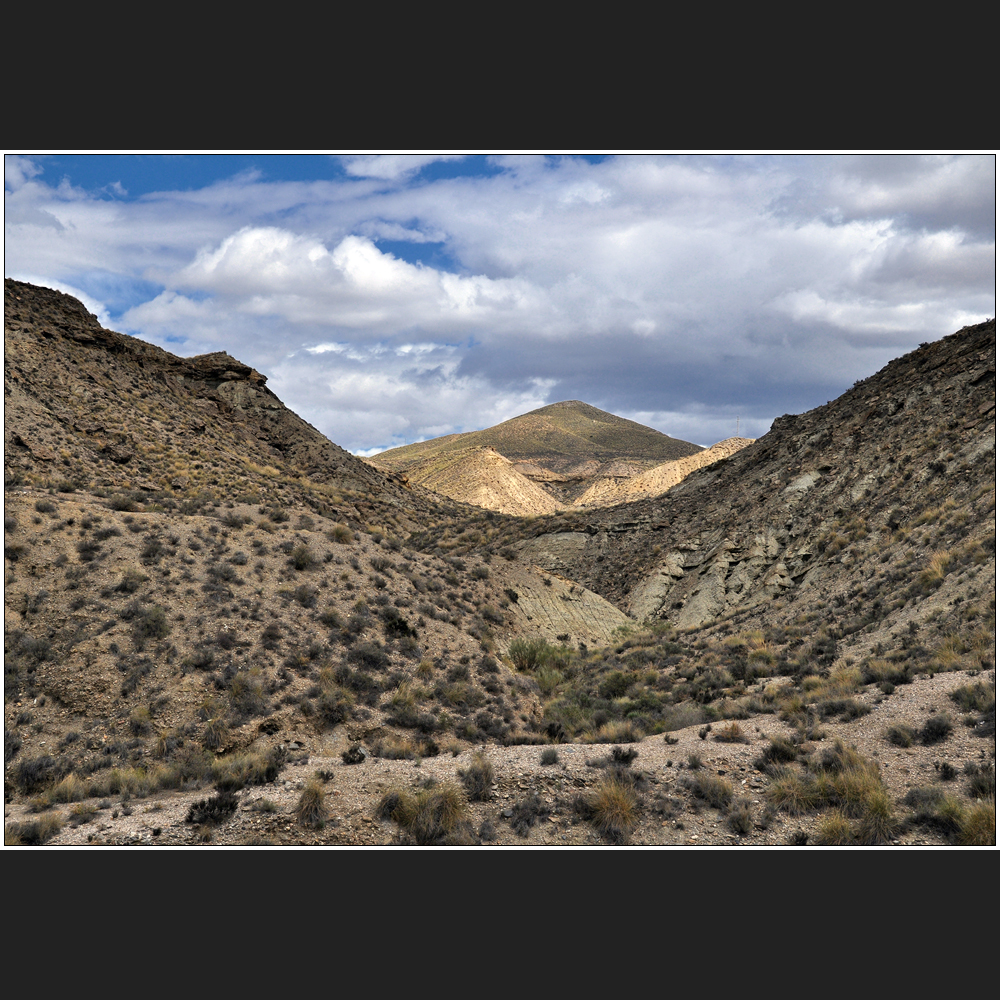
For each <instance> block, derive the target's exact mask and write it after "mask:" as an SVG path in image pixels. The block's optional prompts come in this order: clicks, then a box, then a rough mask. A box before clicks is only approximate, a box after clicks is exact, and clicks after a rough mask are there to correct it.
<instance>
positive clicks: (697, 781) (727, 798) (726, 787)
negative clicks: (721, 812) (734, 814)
mask: <svg viewBox="0 0 1000 1000" xmlns="http://www.w3.org/2000/svg"><path fill="white" fill-rule="evenodd" d="M685 784H686V785H687V787H688V789H689V790H690V791H692V792H693V793H694V794H695V795H696V796H697V797H698V798H699V799H704V800H705V801H706V802H707V803H708V804H709V805H710V806H712V808H713V809H725V808H726V806H728V805H729V803H730V802H731V801H732V798H733V786H732V785H731V784H730V783H729V782H728V781H726V779H725V778H720V777H718V776H717V775H714V774H709V773H708V772H707V771H701V772H699V773H698V774H697V775H695V776H694V777H692V778H688V780H687V781H686V783H685Z"/></svg>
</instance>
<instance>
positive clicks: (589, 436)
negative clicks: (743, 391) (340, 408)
mask: <svg viewBox="0 0 1000 1000" xmlns="http://www.w3.org/2000/svg"><path fill="white" fill-rule="evenodd" d="M466 448H494V449H495V450H496V451H498V452H500V454H501V455H503V456H504V457H505V458H508V459H510V460H511V461H512V462H515V463H530V464H532V465H535V466H538V467H539V468H540V469H543V470H546V471H548V472H550V473H557V474H561V475H565V476H574V475H582V476H587V477H588V478H592V477H593V476H595V475H599V474H601V472H600V470H601V466H602V464H603V463H607V462H615V463H623V462H624V463H632V464H638V465H639V466H640V469H636V470H634V471H641V468H649V467H650V466H653V465H659V464H660V463H661V462H669V461H672V460H675V459H679V458H684V457H685V456H687V455H694V454H696V453H697V452H699V451H701V450H702V449H701V448H700V447H699V446H698V445H696V444H691V443H690V442H688V441H681V440H679V439H678V438H672V437H669V436H668V435H666V434H663V433H661V432H660V431H657V430H653V428H651V427H646V426H644V425H643V424H639V423H636V422H635V421H634V420H626V419H625V418H624V417H618V416H615V415H614V414H613V413H606V412H605V411H604V410H599V409H597V407H596V406H590V405H589V404H587V403H581V402H580V401H579V400H568V401H566V402H561V403H552V404H550V405H549V406H543V407H541V408H540V409H537V410H532V411H531V412H530V413H525V414H522V415H521V416H519V417H513V418H512V419H510V420H505V421H504V422H503V423H501V424H497V425H496V426H495V427H487V428H486V429H485V430H481V431H470V432H468V433H466V434H449V435H447V436H445V437H440V438H435V439H433V440H432V441H422V442H420V443H419V444H411V445H405V446H404V447H402V448H392V449H390V450H389V451H384V452H382V453H380V454H378V455H375V456H374V457H373V458H372V459H371V462H372V464H374V465H376V466H378V467H379V468H383V469H388V470H391V471H394V472H401V471H404V470H406V469H408V468H409V467H410V466H412V465H414V464H415V463H417V462H420V461H425V460H427V459H428V458H433V457H436V456H438V455H442V454H449V453H455V452H458V451H462V450H464V449H466Z"/></svg>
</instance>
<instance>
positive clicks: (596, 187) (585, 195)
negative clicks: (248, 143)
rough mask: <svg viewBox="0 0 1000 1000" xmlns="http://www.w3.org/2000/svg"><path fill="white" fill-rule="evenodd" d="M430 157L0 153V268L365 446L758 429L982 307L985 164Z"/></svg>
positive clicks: (988, 186) (975, 317)
mask: <svg viewBox="0 0 1000 1000" xmlns="http://www.w3.org/2000/svg"><path fill="white" fill-rule="evenodd" d="M438 159H441V157H438V156H433V155H424V154H417V155H410V156H402V155H397V154H388V155H378V156H352V157H344V158H341V159H340V161H339V162H340V163H341V164H342V166H343V173H341V172H340V171H339V170H337V169H331V170H330V175H329V176H328V177H317V179H315V180H312V181H302V180H282V179H281V178H280V177H275V178H274V179H266V178H265V177H264V176H263V175H261V174H260V173H259V172H255V171H254V170H251V169H249V167H248V169H247V170H246V171H243V172H242V173H241V174H239V175H237V176H235V177H232V178H228V179H224V180H215V181H213V182H212V183H206V184H205V185H204V186H202V187H195V188H193V189H186V190H178V191H171V190H157V191H156V192H155V193H152V194H148V195H143V196H142V197H139V198H135V199H133V200H131V201H123V200H120V199H108V198H107V197H106V196H103V195H101V194H100V193H98V192H87V191H83V190H81V189H80V188H79V187H74V186H73V183H72V178H70V179H68V180H65V179H62V178H60V180H59V183H58V184H53V183H47V182H46V177H45V175H44V174H43V173H42V172H41V167H40V166H39V165H38V163H37V162H36V161H35V160H33V159H32V158H30V157H27V158H10V157H8V158H7V161H6V162H5V166H6V168H7V174H8V181H7V183H6V186H5V224H6V234H7V235H6V250H7V254H6V260H7V266H8V267H9V268H11V269H12V271H13V270H14V269H16V270H17V272H18V273H21V274H32V275H38V276H51V280H49V281H47V282H46V281H43V283H49V284H51V283H52V281H54V280H58V281H60V282H63V283H64V285H65V286H68V287H73V288H76V289H78V290H80V291H81V292H83V293H85V294H87V295H88V296H89V297H90V300H91V301H95V302H98V303H104V304H107V305H106V311H110V313H111V316H110V321H111V325H112V326H116V327H117V328H118V329H125V330H127V331H128V332H131V333H135V334H137V335H140V336H143V337H146V338H147V339H150V340H153V341H154V342H156V343H159V344H161V346H164V347H166V348H168V349H170V350H173V351H175V352H177V353H181V354H193V353H201V352H204V351H208V350H220V349H224V350H229V351H230V353H232V354H234V355H236V356H238V357H240V358H241V359H242V360H244V361H246V362H247V363H249V364H252V365H253V366H254V367H256V368H258V370H260V371H262V372H264V373H265V374H267V375H269V377H270V384H271V385H272V387H274V388H275V391H277V392H278V393H279V395H280V396H282V398H283V399H285V400H286V401H287V402H288V403H289V405H291V406H293V408H295V409H297V410H298V411H299V412H300V413H302V414H303V415H304V416H306V419H309V420H310V421H311V422H312V423H314V424H315V425H316V426H317V427H319V428H320V429H321V430H322V431H324V433H327V434H328V435H329V436H330V437H331V438H332V439H333V440H334V441H337V442H338V443H340V444H343V445H345V446H349V447H351V448H352V449H357V450H363V451H371V449H373V448H379V447H384V446H388V445H390V444H400V443H404V442H405V441H408V440H416V439H419V438H427V437H432V436H435V435H437V434H440V433H448V432H450V431H452V430H457V429H466V430H468V429H473V428H474V427H482V426H486V425H488V424H490V423H494V422H497V420H499V419H505V418H506V417H510V416H514V415H515V414H516V413H518V412H524V410H526V409H532V408H534V407H536V406H541V405H544V404H545V403H548V402H554V401H556V400H559V399H573V398H577V399H584V400H586V401H587V402H590V403H593V404H594V405H596V406H601V407H602V408H604V409H609V410H613V411H614V412H617V413H621V414H623V415H627V416H632V417H633V419H638V418H637V417H635V416H634V414H638V413H645V414H650V415H656V417H655V419H656V421H657V422H655V423H653V426H656V427H658V428H659V429H660V430H663V431H665V432H666V433H670V434H674V435H675V436H678V437H683V438H686V439H688V440H694V441H696V442H698V443H709V444H710V443H712V441H713V440H717V439H718V438H719V436H722V437H725V436H729V435H730V434H731V433H734V431H733V430H731V429H730V430H728V431H726V432H725V433H723V431H725V429H726V428H728V427H729V426H730V425H733V426H735V415H737V414H740V415H741V421H742V424H741V426H745V428H746V432H747V433H749V432H750V430H751V429H752V431H753V434H752V435H751V436H756V435H758V434H759V433H761V432H762V430H761V429H762V428H765V429H766V425H768V424H769V422H770V420H771V419H773V417H774V416H776V415H779V414H781V413H784V412H796V411H798V410H802V409H809V408H811V407H813V406H816V405H818V404H820V403H823V402H826V401H827V399H830V398H833V397H834V396H836V395H837V394H839V393H840V392H842V391H843V390H844V389H846V388H847V387H849V386H850V384H851V383H852V382H853V381H854V380H855V379H857V378H861V377H865V376H867V375H869V374H871V373H872V372H874V371H876V370H877V369H878V368H880V367H882V365H884V364H885V363H886V362H887V361H888V360H890V358H892V357H894V356H897V355H898V354H901V353H903V352H904V351H906V350H908V349H910V348H911V347H915V346H916V344H917V343H918V342H920V341H923V340H930V339H935V338H937V337H940V336H943V335H945V334H947V333H950V332H953V331H954V330H955V329H957V328H958V327H960V326H961V325H963V324H964V323H968V322H975V321H979V320H981V319H984V318H986V317H987V316H991V315H993V313H994V311H995V305H994V283H995V281H994V273H995V253H996V251H995V234H994V232H993V225H994V219H995V167H994V161H993V158H992V157H991V156H965V157H955V156H943V157H942V156H932V157H922V156H920V157H856V156H834V157H821V156H806V157H792V156H747V157H744V156H738V157H718V156H687V157H673V156H669V157H661V156H624V157H609V158H606V159H602V160H600V161H598V162H591V161H589V160H586V159H583V158H579V157H567V156H562V157H543V156H500V157H492V158H490V159H489V160H488V161H482V169H481V170H479V171H478V172H477V170H476V169H474V168H475V166H476V163H478V162H480V161H471V160H470V161H469V162H468V163H465V164H463V166H462V170H461V171H455V172H454V173H455V174H456V175H455V176H448V174H449V171H441V172H438V173H435V172H434V171H426V172H424V173H421V171H423V170H424V168H425V167H427V166H428V165H429V164H431V163H433V161H435V160H438ZM324 162H326V163H327V164H332V161H324ZM470 164H471V166H470ZM272 173H273V172H269V174H268V177H271V176H272ZM344 174H346V178H345V176H344ZM112 181H113V178H112V177H110V176H109V178H108V183H111V182H112ZM105 187H106V185H105ZM404 248H405V252H404ZM404 257H405V259H404ZM39 280H41V278H40V279H39ZM112 303H113V305H112ZM652 420H653V416H650V422H651V421H652ZM664 421H667V422H670V421H672V422H673V426H670V425H669V424H668V423H664Z"/></svg>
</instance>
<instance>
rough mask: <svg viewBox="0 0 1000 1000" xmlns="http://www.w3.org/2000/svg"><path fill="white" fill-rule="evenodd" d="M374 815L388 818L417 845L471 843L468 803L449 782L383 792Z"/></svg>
mask: <svg viewBox="0 0 1000 1000" xmlns="http://www.w3.org/2000/svg"><path fill="white" fill-rule="evenodd" d="M376 816H377V817H378V818H379V819H382V820H392V821H393V822H394V823H396V824H397V825H399V826H400V827H401V828H402V829H403V831H404V832H405V833H406V835H407V836H408V837H409V838H411V839H412V840H413V842H414V843H416V844H419V845H421V846H433V845H450V846H455V845H463V844H470V843H472V826H471V822H470V818H469V806H468V803H467V802H466V801H465V798H464V796H463V795H462V792H461V790H460V789H459V788H458V787H457V786H456V785H452V784H450V783H442V784H431V785H430V787H427V786H425V787H423V788H420V789H418V790H416V791H408V790H399V789H397V790H394V791H390V792H387V793H386V794H385V795H383V796H382V799H381V800H380V802H379V804H378V807H377V809H376Z"/></svg>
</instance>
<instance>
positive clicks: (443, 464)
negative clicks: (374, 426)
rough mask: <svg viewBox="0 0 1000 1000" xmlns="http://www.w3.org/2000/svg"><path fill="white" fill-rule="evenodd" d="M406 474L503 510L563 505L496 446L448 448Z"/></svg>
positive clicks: (535, 511) (524, 512) (548, 509)
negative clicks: (524, 473) (463, 448)
mask: <svg viewBox="0 0 1000 1000" xmlns="http://www.w3.org/2000/svg"><path fill="white" fill-rule="evenodd" d="M405 475H406V478H407V480H408V481H409V482H410V483H414V484H416V485H419V486H423V487H425V488H426V489H429V490H432V491H433V492H435V493H439V494H441V495H442V496H446V497H450V498H451V499H452V500H458V501H460V502H462V503H467V504H473V505H474V506H476V507H483V508H485V509H486V510H495V511H499V512H500V513H503V514H514V515H517V516H519V517H534V516H536V515H539V514H553V513H555V511H557V510H559V508H560V507H561V506H562V505H561V504H559V503H558V502H557V501H556V500H555V499H554V498H553V497H552V496H551V495H550V494H549V493H546V492H545V490H543V489H542V488H541V487H540V486H538V485H537V484H536V483H534V482H532V481H531V480H530V479H529V478H527V477H526V476H524V475H522V474H521V473H520V472H518V471H517V469H516V467H515V466H514V463H513V462H511V461H510V459H508V458H504V456H503V455H501V454H500V453H499V452H498V451H494V449H493V448H468V449H465V450H463V451H457V452H445V453H444V454H441V455H438V456H436V457H434V458H428V459H424V460H423V461H421V462H417V463H416V464H415V465H411V466H410V467H409V468H408V469H407V471H406V474H405Z"/></svg>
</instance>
